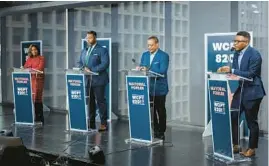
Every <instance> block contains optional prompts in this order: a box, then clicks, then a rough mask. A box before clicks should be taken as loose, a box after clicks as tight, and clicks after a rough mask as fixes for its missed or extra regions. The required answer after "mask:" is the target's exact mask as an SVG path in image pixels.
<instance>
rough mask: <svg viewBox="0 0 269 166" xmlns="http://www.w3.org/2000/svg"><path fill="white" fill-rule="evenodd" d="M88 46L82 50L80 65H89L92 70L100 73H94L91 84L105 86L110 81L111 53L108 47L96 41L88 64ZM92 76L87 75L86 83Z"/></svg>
mask: <svg viewBox="0 0 269 166" xmlns="http://www.w3.org/2000/svg"><path fill="white" fill-rule="evenodd" d="M87 51H88V48H85V49H83V50H82V51H81V55H80V57H79V61H78V67H79V68H84V67H88V68H89V69H90V70H91V71H93V72H97V73H99V75H93V76H92V81H91V86H104V85H106V84H107V83H108V82H109V78H108V73H107V69H108V67H109V55H108V51H107V49H106V48H104V47H102V46H101V45H99V44H98V43H96V45H95V47H94V48H93V50H92V51H91V54H90V56H89V60H88V64H86V61H85V58H86V55H87ZM89 79H90V76H86V83H87V82H88V81H89Z"/></svg>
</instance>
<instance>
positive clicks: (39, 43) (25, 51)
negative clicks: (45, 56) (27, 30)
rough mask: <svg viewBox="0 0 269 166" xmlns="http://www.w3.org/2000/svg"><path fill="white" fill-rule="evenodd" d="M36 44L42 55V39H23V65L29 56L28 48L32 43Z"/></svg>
mask: <svg viewBox="0 0 269 166" xmlns="http://www.w3.org/2000/svg"><path fill="white" fill-rule="evenodd" d="M32 44H34V45H36V46H37V47H38V48H39V51H40V55H42V40H35V41H21V66H23V65H24V63H25V62H26V57H27V56H28V50H29V47H30V45H32Z"/></svg>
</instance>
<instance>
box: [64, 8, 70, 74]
mask: <svg viewBox="0 0 269 166" xmlns="http://www.w3.org/2000/svg"><path fill="white" fill-rule="evenodd" d="M65 29H66V31H65V44H66V47H65V48H66V69H68V68H69V65H68V63H69V53H68V50H69V48H68V9H67V8H66V9H65Z"/></svg>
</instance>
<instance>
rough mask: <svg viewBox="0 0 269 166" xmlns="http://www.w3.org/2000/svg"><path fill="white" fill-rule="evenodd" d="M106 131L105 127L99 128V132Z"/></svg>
mask: <svg viewBox="0 0 269 166" xmlns="http://www.w3.org/2000/svg"><path fill="white" fill-rule="evenodd" d="M106 130H107V126H106V125H101V126H100V128H99V131H106Z"/></svg>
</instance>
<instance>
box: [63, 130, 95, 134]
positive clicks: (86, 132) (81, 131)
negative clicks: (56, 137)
mask: <svg viewBox="0 0 269 166" xmlns="http://www.w3.org/2000/svg"><path fill="white" fill-rule="evenodd" d="M66 132H70V133H82V134H91V133H97V132H98V130H97V129H89V130H79V129H67V130H66Z"/></svg>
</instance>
